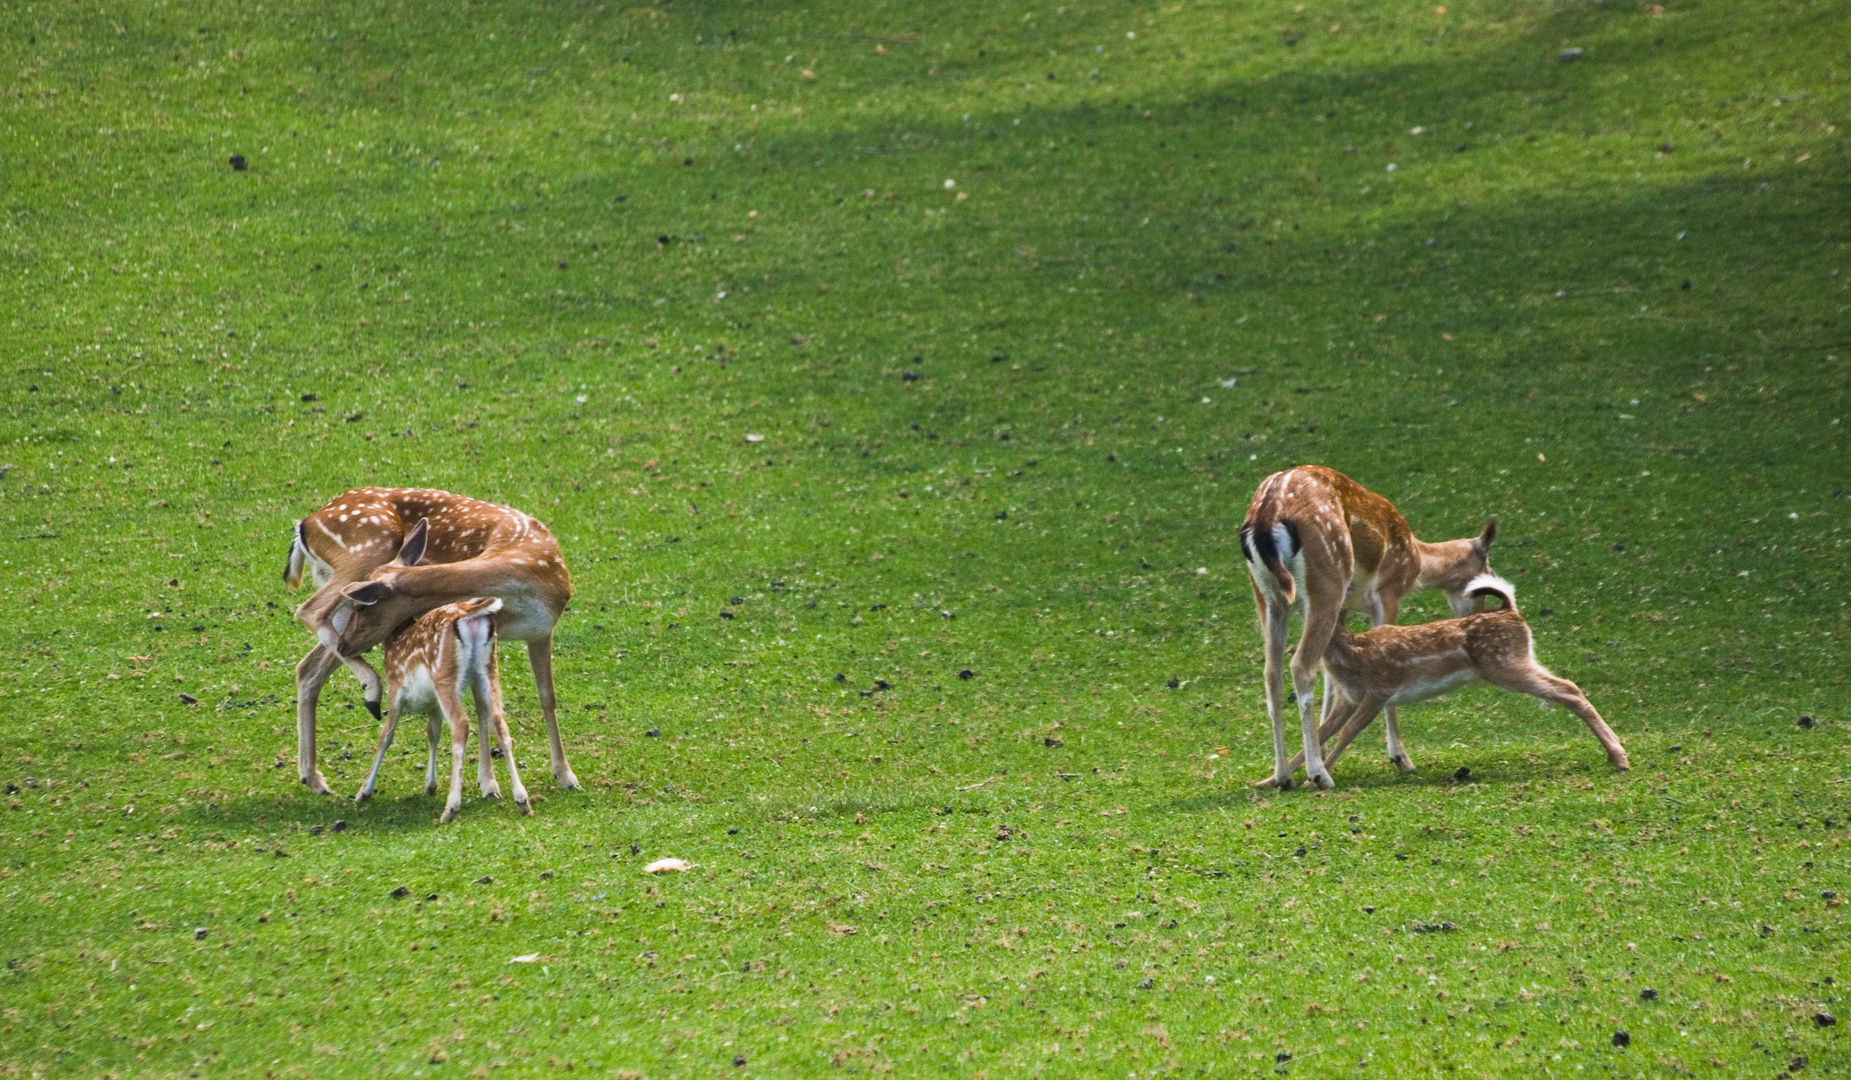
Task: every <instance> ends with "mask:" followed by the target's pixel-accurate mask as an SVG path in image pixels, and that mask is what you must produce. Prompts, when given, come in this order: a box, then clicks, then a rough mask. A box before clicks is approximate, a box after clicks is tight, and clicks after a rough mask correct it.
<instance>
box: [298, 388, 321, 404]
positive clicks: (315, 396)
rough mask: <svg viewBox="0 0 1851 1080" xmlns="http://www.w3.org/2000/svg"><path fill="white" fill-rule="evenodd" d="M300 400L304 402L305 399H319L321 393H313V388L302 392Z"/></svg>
mask: <svg viewBox="0 0 1851 1080" xmlns="http://www.w3.org/2000/svg"><path fill="white" fill-rule="evenodd" d="M302 400H303V401H305V402H306V401H320V400H321V395H320V394H317V393H315V392H314V391H313V390H311V391H309V392H308V393H306V394H303V395H302Z"/></svg>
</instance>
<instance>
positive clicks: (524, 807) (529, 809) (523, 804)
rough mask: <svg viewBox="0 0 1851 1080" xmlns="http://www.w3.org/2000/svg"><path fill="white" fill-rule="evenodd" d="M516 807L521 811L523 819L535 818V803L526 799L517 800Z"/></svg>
mask: <svg viewBox="0 0 1851 1080" xmlns="http://www.w3.org/2000/svg"><path fill="white" fill-rule="evenodd" d="M514 805H515V807H516V808H517V809H519V810H520V812H521V816H522V817H532V816H533V803H531V802H528V801H527V800H526V799H517V800H515V803H514Z"/></svg>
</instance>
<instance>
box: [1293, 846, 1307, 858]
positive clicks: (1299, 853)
mask: <svg viewBox="0 0 1851 1080" xmlns="http://www.w3.org/2000/svg"><path fill="white" fill-rule="evenodd" d="M1292 854H1293V855H1294V856H1296V857H1297V858H1300V859H1302V858H1304V857H1305V849H1304V848H1302V847H1301V848H1299V849H1298V850H1297V851H1294V852H1292Z"/></svg>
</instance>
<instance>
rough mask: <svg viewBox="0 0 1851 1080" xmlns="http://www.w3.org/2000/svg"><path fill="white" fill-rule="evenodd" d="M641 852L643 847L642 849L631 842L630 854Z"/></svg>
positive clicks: (639, 853)
mask: <svg viewBox="0 0 1851 1080" xmlns="http://www.w3.org/2000/svg"><path fill="white" fill-rule="evenodd" d="M642 853H643V849H642V848H640V847H637V846H636V845H635V844H631V845H630V854H632V855H641V854H642Z"/></svg>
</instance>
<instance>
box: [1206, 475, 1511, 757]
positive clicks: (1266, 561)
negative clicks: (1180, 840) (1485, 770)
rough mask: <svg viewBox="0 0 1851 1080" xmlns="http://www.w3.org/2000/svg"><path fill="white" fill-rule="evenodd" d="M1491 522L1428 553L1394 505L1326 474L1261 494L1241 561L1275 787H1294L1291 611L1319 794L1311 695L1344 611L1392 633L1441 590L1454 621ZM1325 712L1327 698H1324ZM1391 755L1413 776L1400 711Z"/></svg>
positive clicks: (1245, 529) (1288, 479)
mask: <svg viewBox="0 0 1851 1080" xmlns="http://www.w3.org/2000/svg"><path fill="white" fill-rule="evenodd" d="M1496 536H1497V522H1496V520H1495V519H1493V520H1492V521H1491V522H1490V523H1489V524H1487V525H1486V526H1485V529H1484V531H1483V532H1481V533H1480V534H1479V535H1478V536H1476V537H1473V538H1470V539H1466V540H1451V541H1446V542H1444V543H1438V544H1429V543H1424V542H1422V541H1421V540H1419V539H1418V538H1416V537H1415V536H1414V531H1413V530H1412V529H1410V528H1408V523H1407V520H1406V519H1405V518H1403V517H1402V516H1401V512H1400V511H1399V510H1396V509H1395V506H1394V504H1393V503H1391V502H1389V501H1388V500H1387V499H1384V498H1383V497H1382V496H1380V495H1377V494H1376V493H1374V492H1373V491H1370V490H1369V489H1368V488H1365V487H1363V486H1362V485H1361V484H1359V483H1357V482H1356V481H1354V480H1352V479H1350V478H1349V477H1347V476H1345V475H1343V474H1342V473H1340V472H1337V471H1336V470H1335V469H1327V468H1324V467H1323V466H1321V465H1300V466H1298V467H1297V468H1293V469H1288V470H1286V471H1285V472H1280V473H1274V474H1273V475H1271V476H1269V477H1267V478H1266V480H1265V481H1264V482H1262V483H1261V484H1260V487H1259V490H1258V491H1256V492H1254V495H1253V501H1252V502H1251V503H1250V504H1248V507H1247V517H1246V520H1245V521H1244V522H1243V523H1242V525H1241V529H1240V539H1241V552H1242V554H1243V555H1244V556H1245V558H1246V562H1247V571H1248V576H1249V578H1250V579H1251V580H1252V584H1253V598H1254V603H1255V606H1256V607H1258V609H1259V612H1260V628H1261V631H1262V633H1263V634H1264V636H1265V640H1266V668H1265V673H1266V711H1267V714H1268V715H1269V716H1270V717H1271V719H1272V723H1273V763H1274V779H1275V782H1276V783H1277V785H1278V786H1280V787H1290V786H1291V784H1292V773H1291V769H1290V768H1288V767H1287V761H1288V757H1287V754H1286V745H1285V716H1284V711H1285V678H1284V676H1285V672H1284V667H1285V639H1286V621H1287V617H1288V615H1289V614H1290V612H1291V610H1292V608H1294V607H1297V608H1298V609H1299V610H1300V611H1302V612H1303V614H1304V629H1303V630H1302V631H1301V632H1300V635H1299V641H1298V648H1297V649H1296V650H1295V651H1294V652H1293V654H1292V665H1291V671H1292V684H1293V688H1294V690H1295V691H1296V692H1297V696H1298V712H1299V732H1300V736H1301V738H1302V741H1303V743H1304V746H1305V753H1304V755H1303V757H1304V761H1305V763H1306V768H1305V772H1306V775H1307V776H1308V777H1310V779H1311V780H1312V782H1314V783H1316V784H1317V785H1318V786H1319V787H1324V788H1328V787H1330V786H1331V779H1330V774H1329V772H1328V770H1326V769H1325V768H1324V766H1323V762H1322V760H1321V758H1320V757H1319V755H1318V741H1317V718H1316V716H1315V715H1314V714H1313V700H1314V695H1313V690H1314V688H1315V679H1316V676H1317V671H1318V667H1319V664H1320V662H1321V661H1322V659H1323V656H1324V650H1325V648H1326V647H1327V646H1328V645H1329V643H1330V640H1331V636H1332V635H1333V634H1334V633H1336V631H1337V629H1338V628H1339V627H1340V626H1341V624H1342V622H1343V616H1344V613H1345V612H1346V611H1358V612H1362V613H1363V614H1365V615H1367V616H1368V617H1369V622H1370V625H1372V626H1380V625H1382V624H1383V623H1392V622H1394V621H1395V619H1396V617H1397V616H1398V615H1399V613H1400V610H1401V600H1402V598H1403V597H1405V596H1406V595H1407V594H1408V593H1409V592H1412V591H1415V590H1417V589H1443V590H1445V591H1446V593H1447V601H1448V603H1449V604H1451V605H1452V607H1453V610H1454V611H1455V612H1460V610H1461V609H1460V606H1459V605H1460V604H1461V603H1469V601H1467V600H1466V598H1465V596H1464V588H1465V585H1466V583H1467V582H1469V581H1470V580H1471V579H1472V577H1473V576H1474V575H1476V574H1480V573H1484V572H1485V571H1486V570H1487V569H1488V563H1487V559H1488V553H1489V550H1490V546H1491V541H1492V540H1493V538H1495V537H1496ZM1325 699H1326V702H1325V703H1326V709H1327V711H1328V709H1329V707H1330V704H1331V698H1330V694H1329V692H1328V688H1327V690H1326V694H1325ZM1388 733H1389V751H1390V755H1391V757H1392V759H1393V760H1394V762H1395V764H1396V765H1397V766H1398V767H1400V768H1402V769H1403V770H1404V771H1406V770H1412V769H1413V768H1414V763H1413V762H1412V761H1411V760H1409V759H1408V757H1407V753H1406V751H1405V750H1404V749H1403V748H1402V746H1401V741H1400V733H1399V727H1398V725H1397V723H1396V717H1395V713H1394V711H1393V710H1392V709H1391V710H1390V711H1389V714H1388Z"/></svg>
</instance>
